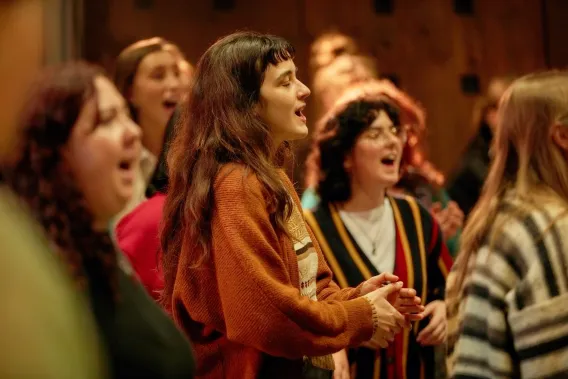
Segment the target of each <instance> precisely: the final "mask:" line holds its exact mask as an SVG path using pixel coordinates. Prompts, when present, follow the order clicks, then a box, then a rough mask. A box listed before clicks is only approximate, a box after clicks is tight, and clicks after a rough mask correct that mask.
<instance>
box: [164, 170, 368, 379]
mask: <svg viewBox="0 0 568 379" xmlns="http://www.w3.org/2000/svg"><path fill="white" fill-rule="evenodd" d="M281 178H282V182H283V184H284V185H285V186H286V188H287V189H288V190H289V193H290V196H291V197H292V199H293V204H294V210H293V215H292V217H291V219H290V220H289V221H288V226H289V227H288V232H289V234H290V235H291V236H293V237H297V238H293V240H291V239H290V238H289V237H288V236H286V235H284V234H283V233H277V232H276V230H275V229H274V227H273V225H272V223H271V222H270V219H269V214H268V211H267V206H266V201H265V196H264V193H263V190H262V185H261V183H260V182H259V180H258V178H257V176H256V175H255V174H253V173H251V172H250V170H247V169H246V168H245V167H244V166H243V165H238V164H227V165H225V166H224V167H223V168H222V169H221V171H220V173H219V174H218V175H217V178H216V180H215V183H214V187H213V191H214V196H213V198H214V204H213V207H214V209H213V216H212V221H211V228H212V229H211V231H212V246H211V250H210V256H209V258H208V259H207V261H206V262H205V263H203V264H202V265H201V266H200V267H198V268H192V267H191V264H190V257H189V256H187V255H184V254H182V255H181V256H180V261H179V266H178V271H177V274H176V278H175V285H174V292H173V300H172V308H171V309H170V311H171V313H172V315H173V317H174V319H175V321H176V323H177V324H178V326H180V327H181V328H182V329H184V330H185V331H186V333H187V334H188V336H189V337H190V339H191V341H192V343H193V346H194V349H195V354H196V359H197V363H198V368H197V377H199V378H259V377H270V378H275V379H276V378H299V377H301V373H302V366H303V361H304V360H306V359H312V358H307V357H319V364H321V363H322V362H326V361H327V362H329V361H330V360H331V357H329V355H328V354H330V353H334V352H336V351H339V350H341V349H343V348H346V347H348V346H355V345H359V344H361V343H363V342H365V341H367V340H369V339H370V338H371V336H372V333H373V316H372V313H373V310H372V307H371V305H370V303H369V302H368V301H367V300H366V299H364V298H362V297H358V296H359V294H360V290H359V288H346V289H339V287H338V286H337V285H336V284H335V283H334V282H333V281H332V273H331V270H330V269H329V268H328V266H327V264H326V262H325V260H324V257H323V255H322V253H321V250H320V248H319V246H318V245H317V242H316V239H315V238H314V236H313V234H312V232H311V231H310V230H309V227H307V225H306V223H305V222H304V219H303V216H302V215H301V206H300V200H299V198H298V196H297V194H296V192H295V190H294V187H293V185H292V183H291V182H290V180H289V179H288V177H287V176H286V174H285V173H284V172H283V171H282V172H281ZM326 355H327V358H328V359H327V360H326V359H325V356H326ZM322 358H323V360H322ZM317 360H318V358H315V362H316V365H318V362H317ZM319 367H322V366H319ZM331 368H333V361H331Z"/></svg>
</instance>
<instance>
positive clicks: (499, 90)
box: [485, 79, 511, 131]
mask: <svg viewBox="0 0 568 379" xmlns="http://www.w3.org/2000/svg"><path fill="white" fill-rule="evenodd" d="M510 84H511V83H510V82H509V81H507V80H504V79H494V80H492V81H491V83H489V87H488V88H487V97H488V98H489V101H490V104H489V106H488V108H487V111H486V113H485V122H486V123H487V125H489V127H490V128H491V130H493V131H494V130H495V127H496V126H497V123H498V118H497V114H498V112H497V111H498V109H499V101H500V100H501V97H502V96H503V94H504V93H505V91H506V90H507V88H508V87H509V85H510Z"/></svg>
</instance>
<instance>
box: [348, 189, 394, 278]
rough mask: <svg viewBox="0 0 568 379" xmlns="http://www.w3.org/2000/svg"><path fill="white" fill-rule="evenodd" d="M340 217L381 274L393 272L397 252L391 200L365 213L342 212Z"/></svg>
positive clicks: (386, 200)
mask: <svg viewBox="0 0 568 379" xmlns="http://www.w3.org/2000/svg"><path fill="white" fill-rule="evenodd" d="M339 216H340V217H341V220H342V221H343V223H344V224H345V227H346V228H347V230H349V233H351V235H352V236H353V238H354V239H355V242H356V243H357V245H359V248H360V249H361V250H362V251H363V253H365V255H366V256H367V258H368V259H369V261H371V263H372V264H373V265H374V266H375V268H376V269H377V270H378V271H379V272H391V273H392V272H393V270H394V261H395V252H396V227H395V223H394V213H393V210H392V206H391V204H390V201H389V199H387V198H385V200H384V202H383V204H382V205H380V206H379V207H377V208H375V209H372V210H370V211H365V212H347V211H343V210H340V211H339Z"/></svg>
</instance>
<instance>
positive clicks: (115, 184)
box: [5, 63, 193, 378]
mask: <svg viewBox="0 0 568 379" xmlns="http://www.w3.org/2000/svg"><path fill="white" fill-rule="evenodd" d="M22 131H23V139H22V144H21V151H20V153H19V154H18V156H17V158H16V159H14V161H13V162H12V163H10V164H9V165H8V167H7V170H6V177H5V179H6V181H7V183H8V184H9V185H10V187H11V188H12V189H13V190H14V192H15V193H16V194H17V195H18V196H19V197H20V198H21V199H22V200H23V202H24V203H25V204H26V205H27V206H28V207H29V208H30V210H31V212H32V213H33V215H34V216H35V218H36V220H37V221H38V222H39V224H40V225H41V226H42V227H43V229H44V231H45V233H46V236H47V238H48V239H49V241H50V243H51V246H52V248H53V249H54V250H55V251H56V252H57V254H58V256H59V257H60V258H61V260H62V261H63V262H64V263H65V264H66V266H67V268H68V270H69V274H70V275H71V277H72V278H73V279H74V281H75V283H76V287H77V289H78V290H80V291H82V292H84V293H86V294H87V296H88V298H89V299H90V303H91V308H92V311H93V315H94V316H95V319H96V321H97V324H98V330H99V333H100V335H101V339H102V341H103V344H104V346H105V347H106V352H107V353H108V358H109V365H110V367H109V368H110V373H111V377H112V378H126V377H128V378H131V377H147V376H151V377H153V378H187V377H188V376H189V377H190V376H191V373H192V366H193V360H192V354H191V350H190V347H189V344H188V342H187V340H186V339H185V338H184V337H183V335H182V334H181V333H180V332H179V331H178V330H177V329H176V327H175V325H174V324H173V323H172V322H171V321H170V320H169V319H168V317H167V315H166V314H165V313H164V312H163V311H162V310H161V309H160V308H159V307H158V306H157V305H156V304H154V302H153V301H152V300H151V299H150V298H149V297H148V296H147V295H146V293H145V292H144V289H143V288H142V287H141V286H140V285H139V284H138V283H137V281H136V280H135V279H134V278H133V275H132V270H131V268H130V266H129V265H128V264H127V261H126V259H125V258H124V257H123V256H122V255H121V254H120V253H118V252H117V250H116V249H115V247H114V245H113V243H112V241H111V237H110V235H109V223H110V220H111V218H112V217H113V216H114V215H115V214H116V213H117V212H119V211H120V210H121V209H122V208H123V207H124V205H125V203H126V202H127V201H128V200H129V198H130V197H131V196H132V193H133V188H134V187H133V182H134V176H135V166H136V165H137V164H138V163H139V157H140V148H141V143H140V129H139V128H138V126H137V125H136V124H134V123H133V122H132V121H131V119H130V117H129V115H128V108H127V105H126V102H125V101H124V99H123V98H122V96H120V94H119V93H118V91H117V90H116V88H115V87H114V86H113V85H112V83H111V82H110V81H109V80H108V79H107V78H106V77H105V76H104V75H103V74H102V73H101V72H100V71H99V70H98V69H97V68H96V67H93V66H90V65H88V64H86V63H69V64H65V65H63V66H59V67H55V68H53V69H50V70H47V71H46V72H45V73H44V74H43V75H42V76H41V77H40V78H39V79H38V82H37V83H36V84H35V86H34V87H33V90H32V93H31V95H30V97H29V99H28V101H27V106H26V109H25V111H24V116H23V121H22Z"/></svg>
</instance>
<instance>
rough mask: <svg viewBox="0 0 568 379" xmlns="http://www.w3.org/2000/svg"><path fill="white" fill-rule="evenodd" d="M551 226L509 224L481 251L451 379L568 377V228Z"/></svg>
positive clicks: (535, 219)
mask: <svg viewBox="0 0 568 379" xmlns="http://www.w3.org/2000/svg"><path fill="white" fill-rule="evenodd" d="M550 219H552V218H550ZM550 219H547V217H546V216H543V215H542V214H540V215H536V216H534V215H532V216H529V217H527V218H525V219H523V220H510V221H509V222H508V223H507V225H506V227H504V228H503V230H504V233H503V236H502V237H501V238H499V239H498V241H497V243H494V244H493V245H492V246H488V245H486V246H484V247H483V248H481V249H480V250H479V251H478V253H477V258H476V261H475V268H474V270H473V272H472V274H471V282H470V283H469V284H468V285H467V287H466V293H467V295H466V299H465V303H464V305H465V306H464V309H463V318H462V320H461V330H460V336H459V338H458V339H457V342H456V345H455V346H456V347H455V351H454V353H453V355H454V356H453V357H452V358H453V359H454V360H455V363H454V370H453V373H452V375H451V377H452V378H464V379H465V378H473V377H475V378H517V377H522V378H543V377H547V378H548V377H555V378H556V377H558V378H560V377H567V375H568V327H567V326H566V319H567V318H568V308H567V307H566V303H567V302H568V274H567V272H566V266H565V263H564V262H566V261H568V256H567V254H566V251H565V249H564V248H562V246H566V242H568V241H566V237H565V235H566V232H565V231H566V230H568V222H566V220H564V221H563V223H564V225H565V228H564V229H560V228H558V225H553V224H552V223H551V222H550ZM551 225H553V226H551Z"/></svg>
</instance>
